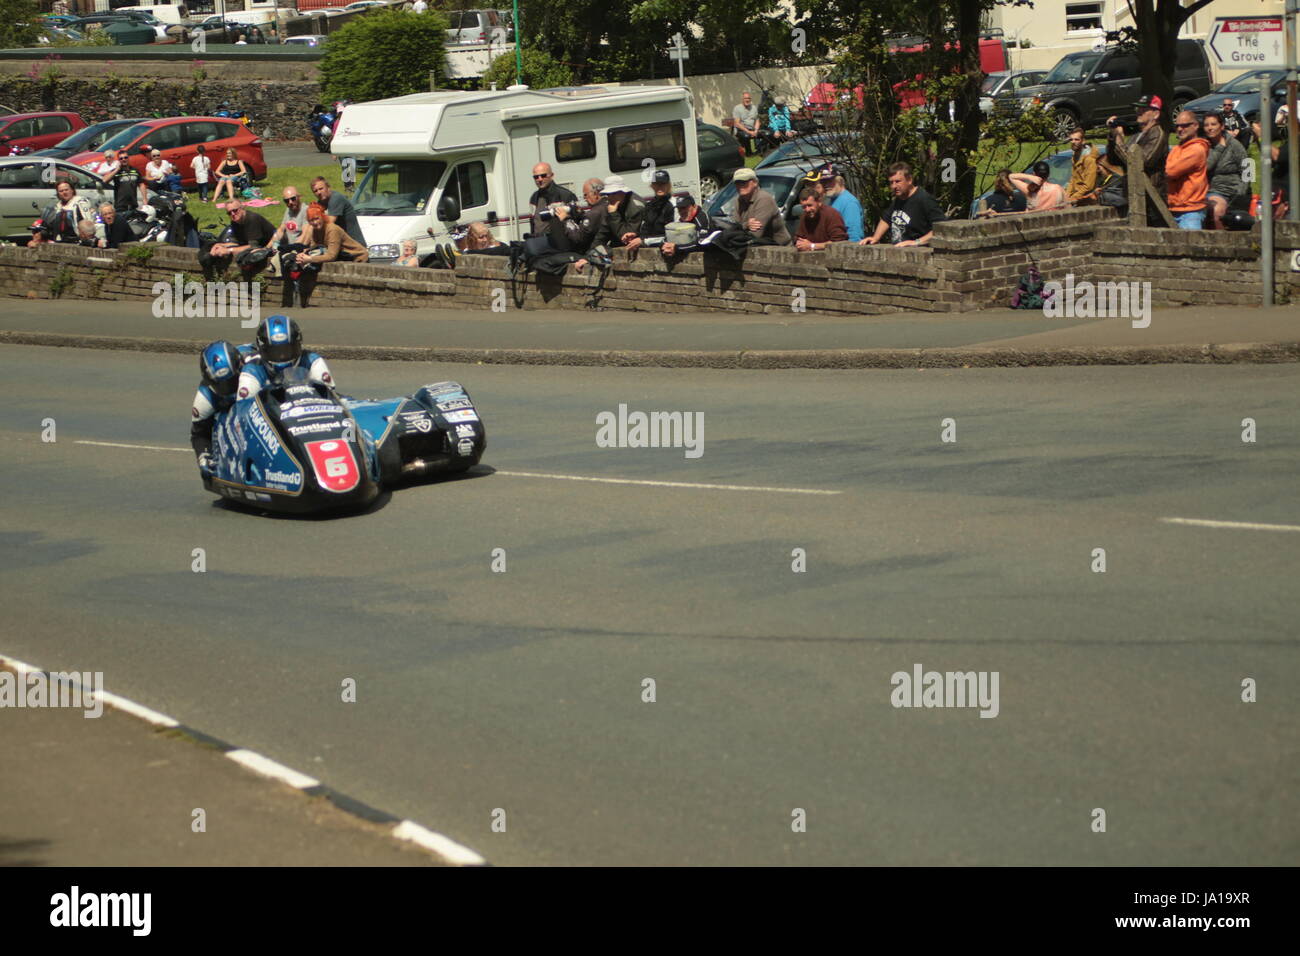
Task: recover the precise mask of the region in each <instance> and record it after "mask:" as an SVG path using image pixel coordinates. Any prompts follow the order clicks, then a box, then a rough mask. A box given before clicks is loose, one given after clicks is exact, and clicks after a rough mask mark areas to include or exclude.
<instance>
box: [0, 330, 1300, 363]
mask: <svg viewBox="0 0 1300 956" xmlns="http://www.w3.org/2000/svg"><path fill="white" fill-rule="evenodd" d="M0 344H4V345H41V346H53V347H62V348H83V349H107V350H111V351H130V352H156V353H166V354H173V353H175V354H185V355H193V354H195V353H196V352H198V350H199V349H201V348H202V347H203V346H204V345H206V344H207V342H206V341H200V340H197V339H193V340H189V339H157V338H143V337H126V336H109V335H70V334H64V333H55V332H11V331H0ZM316 348H318V349H319V350H320V351H321V352H323V353H325V354H327V355H329V356H330V358H331V359H345V360H346V359H350V360H358V361H378V362H446V363H454V364H465V365H561V366H587V367H591V366H605V367H622V368H719V369H750V370H763V369H796V368H802V369H905V368H1026V367H1031V366H1054V365H1168V364H1196V365H1229V364H1237V363H1257V364H1275V363H1280V362H1300V342H1258V343H1256V342H1246V343H1228V344H1213V343H1207V344H1203V345H1148V346H1070V347H1052V348H1038V349H1016V348H997V347H990V346H984V347H965V348H934V349H799V350H785V351H776V350H773V351H749V350H744V349H741V350H725V351H693V350H684V349H683V350H671V351H652V350H633V349H629V350H618V349H604V350H594V349H491V348H488V349H471V348H410V347H399V346H379V345H331V344H329V343H324V342H323V343H321V344H320V345H319V346H316Z"/></svg>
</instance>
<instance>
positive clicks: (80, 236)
mask: <svg viewBox="0 0 1300 956" xmlns="http://www.w3.org/2000/svg"><path fill="white" fill-rule="evenodd" d="M77 245H79V246H90V247H91V248H100V238H99V236H97V235H95V221H94V220H93V219H83V220H81V222H79V223H77Z"/></svg>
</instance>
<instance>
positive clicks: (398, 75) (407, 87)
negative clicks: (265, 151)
mask: <svg viewBox="0 0 1300 956" xmlns="http://www.w3.org/2000/svg"><path fill="white" fill-rule="evenodd" d="M0 2H3V0H0ZM446 30H447V18H446V17H445V16H443V15H442V14H440V13H433V12H430V11H426V12H425V13H411V12H409V11H405V10H379V9H376V10H375V11H374V12H372V13H368V14H366V15H365V16H364V17H358V18H357V19H356V20H354V21H352V22H351V23H349V24H348V25H347V26H345V27H343V29H341V30H339V31H338V32H337V33H335V34H333V35H332V36H331V37H330V42H329V43H328V44H327V45H326V47H325V55H324V56H323V57H321V61H320V74H321V81H320V86H321V94H322V97H323V98H324V99H327V100H339V99H349V100H356V101H361V102H364V101H366V100H378V99H384V98H386V97H390V96H403V95H405V94H407V93H418V92H420V91H421V90H427V89H428V88H429V71H430V70H433V71H436V72H437V74H438V75H439V76H445V75H446V60H447V58H446V54H445V53H444V51H443V44H444V42H445V41H446V38H447V34H446Z"/></svg>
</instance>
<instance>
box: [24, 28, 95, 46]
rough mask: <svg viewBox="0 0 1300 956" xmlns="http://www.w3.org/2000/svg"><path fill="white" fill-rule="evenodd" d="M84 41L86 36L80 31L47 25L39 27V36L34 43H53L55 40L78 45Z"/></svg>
mask: <svg viewBox="0 0 1300 956" xmlns="http://www.w3.org/2000/svg"><path fill="white" fill-rule="evenodd" d="M84 39H86V35H85V34H84V33H82V32H81V31H80V30H76V29H73V28H72V27H59V26H54V25H53V24H48V25H46V26H43V27H41V34H40V36H38V37H37V38H36V42H37V43H53V42H54V41H56V40H66V41H68V42H69V43H80V42H81V41H82V40H84Z"/></svg>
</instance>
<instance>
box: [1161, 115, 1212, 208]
mask: <svg viewBox="0 0 1300 956" xmlns="http://www.w3.org/2000/svg"><path fill="white" fill-rule="evenodd" d="M1200 125H1201V124H1200V123H1199V122H1197V120H1196V114H1195V113H1193V112H1192V111H1191V110H1183V111H1182V112H1181V113H1179V114H1178V115H1177V116H1175V117H1174V135H1175V136H1177V137H1178V143H1177V145H1175V146H1174V147H1173V148H1172V149H1171V150H1169V155H1168V156H1167V157H1166V158H1165V175H1166V176H1167V177H1168V191H1169V211H1170V213H1172V214H1173V217H1174V222H1175V223H1177V225H1178V228H1179V229H1202V228H1204V225H1205V205H1206V201H1205V196H1206V193H1207V192H1208V191H1209V188H1210V182H1209V179H1208V178H1207V176H1206V174H1205V170H1206V159H1207V157H1208V156H1209V153H1210V144H1209V143H1208V142H1207V141H1206V140H1204V139H1202V138H1201V137H1200V136H1199V135H1198V128H1199V127H1200Z"/></svg>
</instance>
